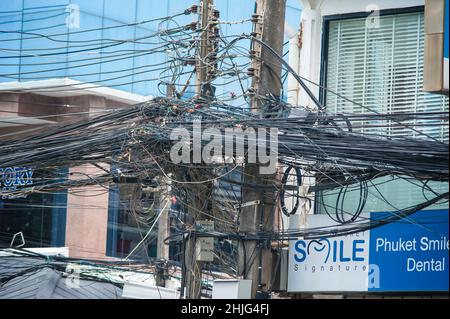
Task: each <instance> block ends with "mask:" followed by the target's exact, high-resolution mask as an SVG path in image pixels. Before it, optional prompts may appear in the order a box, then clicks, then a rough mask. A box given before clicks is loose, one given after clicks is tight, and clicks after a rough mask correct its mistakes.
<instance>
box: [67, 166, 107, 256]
mask: <svg viewBox="0 0 450 319" xmlns="http://www.w3.org/2000/svg"><path fill="white" fill-rule="evenodd" d="M69 173H70V174H71V177H70V178H71V179H77V178H83V177H85V176H83V175H79V174H78V173H83V174H88V175H90V176H95V175H96V174H99V173H101V171H100V170H99V169H98V168H96V167H94V166H92V165H84V166H81V167H74V168H71V169H70V170H69ZM108 200H109V194H108V191H107V190H105V189H104V188H102V187H100V186H89V187H82V188H74V189H71V190H70V191H69V193H68V196H67V224H66V246H68V247H69V255H70V257H74V258H91V259H104V258H105V254H106V239H107V238H106V235H107V228H108Z"/></svg>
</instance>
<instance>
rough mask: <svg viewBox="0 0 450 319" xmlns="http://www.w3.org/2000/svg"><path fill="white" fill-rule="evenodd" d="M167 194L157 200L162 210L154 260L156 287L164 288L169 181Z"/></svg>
mask: <svg viewBox="0 0 450 319" xmlns="http://www.w3.org/2000/svg"><path fill="white" fill-rule="evenodd" d="M167 183H168V185H169V186H168V187H167V194H166V196H164V194H163V195H162V196H161V198H159V201H160V203H159V207H160V209H162V210H163V212H162V213H161V216H160V217H159V220H158V244H157V247H156V258H157V259H158V269H157V272H156V275H157V280H156V281H157V285H158V286H161V287H165V278H166V275H167V261H168V260H169V245H166V244H165V243H164V240H165V239H166V238H167V237H169V236H170V216H169V210H170V205H171V199H170V191H171V187H170V181H167Z"/></svg>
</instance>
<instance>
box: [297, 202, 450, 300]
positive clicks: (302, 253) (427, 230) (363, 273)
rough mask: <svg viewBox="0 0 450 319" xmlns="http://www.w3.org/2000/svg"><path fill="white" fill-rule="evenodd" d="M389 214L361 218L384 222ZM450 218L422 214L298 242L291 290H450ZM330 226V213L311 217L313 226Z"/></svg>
mask: <svg viewBox="0 0 450 319" xmlns="http://www.w3.org/2000/svg"><path fill="white" fill-rule="evenodd" d="M386 214H388V213H370V214H366V215H364V216H361V217H362V218H371V219H378V218H383V216H386ZM448 214H449V211H448V210H426V211H419V212H416V213H414V214H413V215H411V216H409V217H408V218H407V219H402V220H399V221H397V222H395V223H391V224H387V225H385V226H381V227H378V228H374V229H371V230H367V231H364V232H361V233H357V234H353V235H347V236H341V237H330V238H321V239H315V240H302V239H298V240H292V241H291V242H290V244H289V271H288V291H290V292H319V291H320V292H344V291H348V292H351V291H354V292H362V291H371V292H377V291H379V292H382V291H386V292H388V291H448V288H449V276H448V274H449V272H448V267H449V235H448V232H449V228H448V226H449V225H448ZM294 216H295V215H294ZM330 224H331V220H330V218H329V217H328V216H327V215H312V216H309V217H308V228H313V227H322V226H330Z"/></svg>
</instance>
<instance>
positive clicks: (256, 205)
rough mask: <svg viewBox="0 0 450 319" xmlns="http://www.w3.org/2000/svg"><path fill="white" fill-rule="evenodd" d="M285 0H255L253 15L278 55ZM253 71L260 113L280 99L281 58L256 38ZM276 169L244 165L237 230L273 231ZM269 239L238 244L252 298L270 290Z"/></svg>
mask: <svg viewBox="0 0 450 319" xmlns="http://www.w3.org/2000/svg"><path fill="white" fill-rule="evenodd" d="M285 11H286V0H256V12H255V15H253V19H252V20H253V22H254V31H253V34H252V35H253V36H254V37H255V38H258V39H260V40H261V41H263V42H265V43H266V44H268V45H269V46H270V47H272V48H273V49H274V50H275V51H276V52H277V53H278V54H280V56H281V55H282V51H283V39H284V23H285ZM250 54H251V55H252V56H253V65H252V69H251V70H249V72H251V73H253V74H254V77H253V83H252V90H251V93H253V94H254V97H253V99H252V104H251V106H252V111H253V112H255V113H257V114H258V115H260V116H261V117H264V116H266V115H265V114H262V109H263V107H264V106H265V103H266V101H265V100H263V99H260V98H258V97H261V96H262V97H267V98H269V97H270V98H271V99H275V100H278V101H280V94H281V88H282V84H281V81H280V79H281V62H280V61H279V60H278V59H277V58H276V57H275V56H274V55H273V54H272V53H271V52H269V51H268V50H267V49H265V48H264V47H262V46H261V44H259V43H258V42H256V41H253V43H252V50H251V52H250ZM275 177H276V175H275V173H274V174H273V175H260V173H259V165H258V164H246V166H245V169H244V179H245V186H243V207H242V209H241V214H240V229H239V231H240V233H241V234H242V235H245V234H255V233H259V232H262V231H272V230H273V225H274V220H275V218H274V216H275V209H276V203H275V200H276V196H275V188H274V187H273V184H274V181H275ZM270 244H271V243H270V241H258V240H244V244H243V245H240V248H239V270H240V272H241V273H242V274H243V276H244V278H245V279H251V280H252V298H264V295H265V293H266V292H267V291H268V290H270V288H271V287H270V284H271V281H272V280H271V279H272V278H271V265H272V251H271V245H270Z"/></svg>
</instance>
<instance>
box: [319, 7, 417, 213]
mask: <svg viewBox="0 0 450 319" xmlns="http://www.w3.org/2000/svg"><path fill="white" fill-rule="evenodd" d="M424 11H425V6H423V5H422V6H413V7H406V8H392V9H383V10H380V12H379V15H380V17H382V16H389V15H400V14H406V13H418V12H424ZM371 14H372V12H351V13H342V14H333V15H326V16H323V18H322V39H321V53H320V82H319V84H320V86H319V101H320V103H321V104H322V105H323V106H324V107H325V109H326V108H327V104H326V100H327V90H326V89H325V88H327V80H328V56H329V35H330V22H332V21H338V20H349V19H359V18H367V17H369V15H371ZM318 199H319V192H316V193H315V195H314V202H315V203H316V204H315V205H314V212H313V214H314V215H317V214H319V206H320V204H319V201H318Z"/></svg>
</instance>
